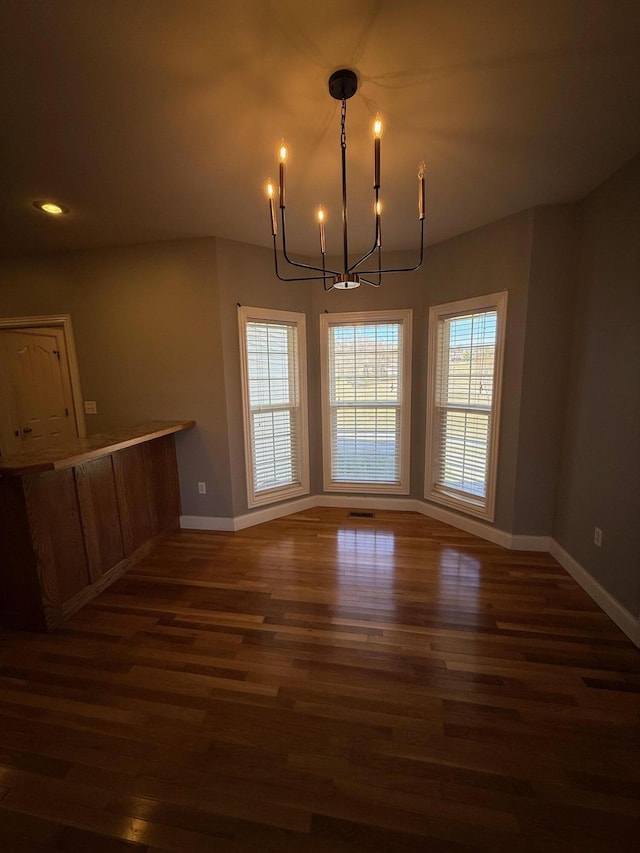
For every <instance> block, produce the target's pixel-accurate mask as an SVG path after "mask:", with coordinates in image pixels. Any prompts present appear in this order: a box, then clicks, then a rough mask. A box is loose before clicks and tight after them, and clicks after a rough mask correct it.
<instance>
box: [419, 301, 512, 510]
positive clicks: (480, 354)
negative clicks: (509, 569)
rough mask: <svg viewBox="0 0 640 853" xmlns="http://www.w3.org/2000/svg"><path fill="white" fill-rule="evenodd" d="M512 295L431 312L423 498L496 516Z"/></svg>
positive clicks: (448, 306)
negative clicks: (505, 352)
mask: <svg viewBox="0 0 640 853" xmlns="http://www.w3.org/2000/svg"><path fill="white" fill-rule="evenodd" d="M506 310H507V294H506V293H495V294H491V295H489V296H482V297H478V298H474V299H466V300H463V301H462V302H452V303H449V304H447V305H436V306H434V307H432V308H431V309H430V311H429V365H428V366H429V371H428V391H427V452H426V474H425V497H426V498H427V499H429V500H433V501H438V502H439V503H443V504H448V505H449V506H452V507H454V508H457V509H461V510H463V511H464V512H468V513H471V514H472V515H477V516H480V517H482V518H486V519H487V520H489V521H492V520H493V512H494V504H495V482H496V468H497V448H498V425H499V423H498V421H499V412H500V389H501V384H502V361H503V350H504V329H505V319H506Z"/></svg>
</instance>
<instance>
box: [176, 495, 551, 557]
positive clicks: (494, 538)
mask: <svg viewBox="0 0 640 853" xmlns="http://www.w3.org/2000/svg"><path fill="white" fill-rule="evenodd" d="M316 506H329V507H338V508H340V507H344V508H345V509H372V510H376V509H378V510H390V511H396V512H419V513H420V514H421V515H426V516H428V517H429V518H435V519H436V520H437V521H442V522H443V523H444V524H450V525H451V526H452V527H457V528H458V529H459V530H464V531H465V533H471V534H473V535H474V536H478V537H480V539H486V540H487V541H488V542H493V543H494V545H501V546H502V547H503V548H508V549H509V550H511V551H548V550H549V542H550V539H549V537H548V536H520V535H514V534H512V533H507V532H506V531H505V530H500V529H498V528H497V527H493V526H492V525H490V524H486V523H484V522H482V521H476V520H475V519H472V518H467V517H466V516H462V515H459V514H458V513H456V512H452V511H451V510H448V509H444V508H443V507H439V506H435V505H434V504H429V503H426V502H425V501H421V500H416V499H415V498H396V497H368V496H364V495H343V494H340V495H309V496H308V497H305V498H300V499H299V500H294V501H288V502H287V503H283V504H275V505H273V506H269V507H266V508H264V509H259V510H256V511H255V512H247V513H245V514H244V515H236V516H234V517H232V518H215V517H212V516H201V515H183V516H182V517H181V519H180V527H182V528H183V529H184V530H220V531H235V530H244V529H245V528H247V527H253V526H254V525H256V524H264V522H265V521H272V520H273V519H274V518H283V517H284V516H286V515H292V514H293V513H294V512H303V511H305V510H309V509H313V508H314V507H316Z"/></svg>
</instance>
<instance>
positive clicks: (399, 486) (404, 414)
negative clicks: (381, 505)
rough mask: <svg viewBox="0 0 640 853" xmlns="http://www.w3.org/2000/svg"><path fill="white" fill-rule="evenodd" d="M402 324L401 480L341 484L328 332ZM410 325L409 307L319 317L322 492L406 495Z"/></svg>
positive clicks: (407, 487)
mask: <svg viewBox="0 0 640 853" xmlns="http://www.w3.org/2000/svg"><path fill="white" fill-rule="evenodd" d="M397 322H400V323H401V324H402V356H401V358H400V364H401V368H402V376H401V378H400V381H401V395H400V402H399V404H398V406H397V408H398V411H399V413H400V427H399V429H398V433H397V434H398V437H399V439H400V479H399V482H397V483H384V482H382V483H381V482H376V481H368V482H361V481H344V480H334V479H333V478H332V455H331V449H332V440H331V411H330V387H329V331H330V327H331V326H340V325H342V326H351V325H357V324H360V323H363V324H370V325H375V324H380V323H397ZM412 323H413V311H412V309H411V308H403V309H394V310H386V311H350V312H343V313H336V314H321V315H320V360H321V386H322V457H323V485H324V491H325V492H356V493H368V494H396V495H407V494H409V489H410V474H411V471H410V460H411V456H410V449H411V447H410V444H411V365H412V347H413V336H412Z"/></svg>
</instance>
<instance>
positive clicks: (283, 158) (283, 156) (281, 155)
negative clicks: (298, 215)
mask: <svg viewBox="0 0 640 853" xmlns="http://www.w3.org/2000/svg"><path fill="white" fill-rule="evenodd" d="M288 156H289V151H288V150H287V146H286V145H285V142H284V139H283V140H282V142H281V143H280V148H279V149H278V159H279V160H280V183H279V187H280V207H282V208H284V207H285V205H286V195H287V190H286V172H285V163H286V162H287V157H288Z"/></svg>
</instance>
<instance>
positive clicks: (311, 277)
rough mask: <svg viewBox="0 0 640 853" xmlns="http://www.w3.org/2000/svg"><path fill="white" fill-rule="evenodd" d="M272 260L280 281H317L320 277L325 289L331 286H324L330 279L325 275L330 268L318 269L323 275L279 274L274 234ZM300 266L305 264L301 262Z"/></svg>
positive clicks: (312, 268)
mask: <svg viewBox="0 0 640 853" xmlns="http://www.w3.org/2000/svg"><path fill="white" fill-rule="evenodd" d="M273 262H274V268H275V274H276V278H278V279H280V281H318V280H320V279H321V280H322V281H323V282H324V283H325V290H327V289H329V290H331V288H332V287H333V285H331V287H330V288H327V287H326V282H327V281H329V280H330V279H331V276H330V275H327V273H330V272H331V271H330V270H324V271H323V270H320V269H318V272H322V273H323V275H307V276H302V277H300V278H285V277H284V276H283V275H280V269H279V267H278V249H277V246H276V237H275V235H274V237H273ZM294 266H295V264H294ZM300 266H305V265H304V264H301V265H300ZM308 269H311V270H314V269H316V268H315V267H308Z"/></svg>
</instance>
